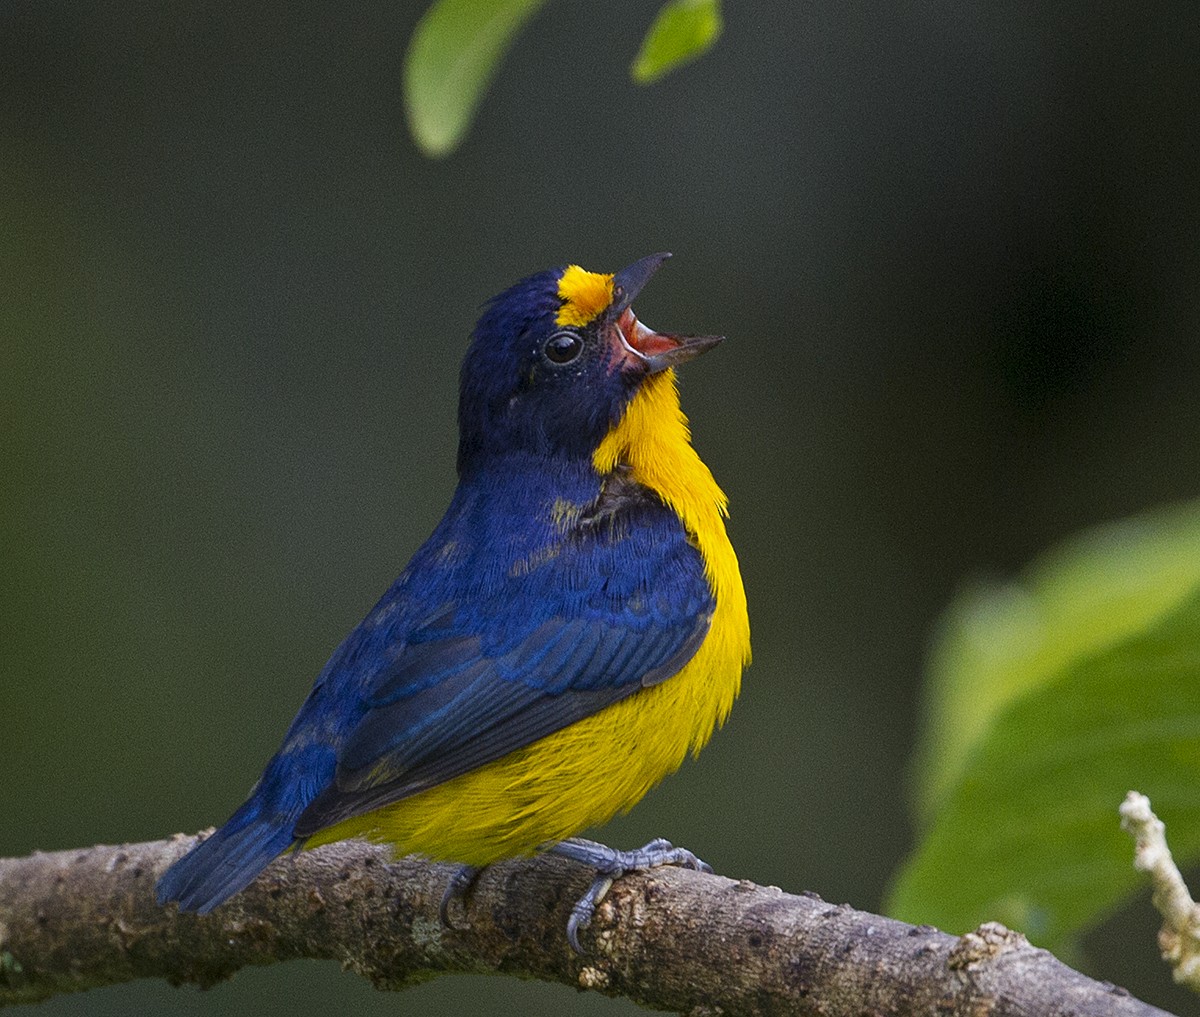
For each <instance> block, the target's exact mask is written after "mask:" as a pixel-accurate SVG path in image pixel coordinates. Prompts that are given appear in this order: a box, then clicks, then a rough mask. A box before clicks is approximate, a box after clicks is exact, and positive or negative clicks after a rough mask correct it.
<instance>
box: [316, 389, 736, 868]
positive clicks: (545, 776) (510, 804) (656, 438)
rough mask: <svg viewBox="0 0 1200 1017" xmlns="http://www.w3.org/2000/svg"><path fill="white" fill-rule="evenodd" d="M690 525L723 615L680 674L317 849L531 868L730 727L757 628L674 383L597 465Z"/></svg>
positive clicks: (629, 419) (636, 408)
mask: <svg viewBox="0 0 1200 1017" xmlns="http://www.w3.org/2000/svg"><path fill="white" fill-rule="evenodd" d="M593 463H594V465H595V467H596V470H597V471H598V472H599V473H601V474H607V473H609V472H610V471H611V470H613V469H614V468H615V467H616V466H617V465H618V464H622V463H623V464H626V465H627V466H628V467H629V469H630V472H631V474H632V477H633V479H634V480H636V481H638V482H639V483H641V484H643V485H645V486H646V487H648V488H650V489H651V490H653V491H655V492H656V493H657V494H658V496H659V497H660V498H662V499H663V501H664V502H665V503H666V504H667V505H669V506H670V507H671V508H672V509H674V510H675V512H676V513H677V514H678V515H679V517H680V519H681V520H682V521H683V523H684V526H685V527H686V528H687V530H688V532H689V533H690V534H691V536H692V538H693V540H694V541H695V543H696V546H697V548H698V549H699V550H700V553H701V555H702V556H703V558H704V565H705V574H706V576H707V578H708V582H709V585H710V586H711V588H712V592H713V597H714V600H715V603H716V606H715V609H714V612H713V618H712V624H711V626H710V628H709V631H708V635H707V636H706V637H705V640H704V642H703V643H702V644H701V646H700V648H699V649H698V650H697V651H696V654H695V656H694V657H692V659H691V660H690V661H689V662H688V663H687V665H686V666H685V667H684V668H683V669H682V670H681V671H680V672H679V674H677V675H675V676H674V677H672V678H670V679H669V680H667V681H665V682H662V683H661V684H659V685H655V686H652V687H650V688H647V689H643V690H642V691H640V692H638V693H636V694H634V695H632V696H630V697H629V698H628V699H624V700H622V701H620V702H619V703H616V704H614V705H612V706H609V707H607V708H606V709H604V710H601V711H599V712H598V713H596V714H594V715H592V716H590V717H587V718H585V719H584V720H581V721H578V722H577V723H575V724H572V725H571V726H569V727H567V728H564V729H563V730H561V731H557V732H555V733H554V734H552V735H549V736H547V737H545V738H542V739H541V740H540V741H537V742H534V743H533V744H531V745H528V746H526V747H524V748H522V749H518V750H517V751H515V752H512V753H510V754H509V755H507V756H504V757H503V758H501V759H498V760H496V761H495V762H493V763H489V764H487V765H486V766H483V767H480V768H479V769H478V770H474V771H472V772H470V773H466V774H463V775H462V776H460V777H456V778H454V779H453V780H449V781H447V782H446V783H444V784H440V785H438V786H437V787H434V788H430V789H429V790H428V791H423V792H421V793H420V794H417V795H413V796H412V797H411V798H406V799H404V800H402V801H399V802H395V803H393V804H392V805H388V806H384V807H383V808H380V809H377V810H375V811H374V812H370V813H367V814H365V815H363V816H358V817H355V818H353V819H349V820H345V821H344V822H341V823H338V824H337V825H336V826H332V827H330V828H328V829H326V830H323V831H321V832H320V833H319V834H317V835H316V836H315V837H313V838H312V839H311V840H310V841H309V846H313V847H315V846H316V845H317V844H322V843H328V842H330V841H335V840H342V839H344V838H347V837H355V836H366V837H369V838H370V839H372V840H377V841H382V842H386V843H390V844H394V845H395V848H396V851H397V854H409V853H420V854H424V855H428V856H429V857H431V858H436V859H444V860H449V861H457V862H465V863H467V864H470V865H487V864H490V863H492V862H495V861H498V860H500V859H501V858H509V857H512V856H514V855H520V854H528V853H531V852H532V851H534V850H536V849H537V848H538V847H539V846H541V845H543V844H545V843H547V842H550V841H557V840H562V839H564V838H566V837H571V836H573V835H575V834H578V833H580V832H581V831H583V830H585V829H587V828H588V827H592V826H596V825H598V824H600V823H603V822H605V821H607V820H608V819H610V818H612V816H614V815H615V814H616V813H618V812H622V811H625V810H627V809H629V808H632V807H633V806H634V805H635V804H636V803H637V802H638V801H640V800H641V798H642V797H643V796H644V795H645V794H646V792H647V791H649V790H650V789H651V788H652V787H653V786H654V785H655V784H657V783H658V782H659V781H660V780H662V779H663V777H665V776H667V775H668V774H670V773H673V772H674V771H675V770H677V769H678V768H679V766H680V764H681V763H682V762H683V760H684V759H685V758H686V756H687V754H688V753H689V752H692V753H696V752H699V751H700V749H701V748H702V747H703V746H704V745H705V744H706V743H707V742H708V739H709V738H710V737H711V736H712V733H713V730H714V729H715V728H716V727H717V726H718V725H720V724H722V723H724V721H725V718H726V717H727V716H728V715H729V711H730V709H731V707H732V706H733V701H734V699H735V698H736V697H737V694H738V690H739V688H740V686H741V677H742V670H743V669H744V668H745V666H746V665H747V664H748V663H749V662H750V623H749V619H748V616H747V613H746V594H745V590H744V589H743V587H742V578H741V573H740V572H739V571H738V563H737V556H736V555H735V554H734V552H733V547H732V546H731V545H730V543H729V538H728V536H727V534H726V532H725V517H726V515H727V511H726V498H725V495H724V493H723V492H722V491H721V489H720V488H719V487H718V486H717V483H716V481H715V480H714V479H713V476H712V473H711V472H710V471H709V469H708V467H707V466H705V465H704V463H703V462H701V460H700V457H699V456H698V455H697V454H696V451H695V449H693V448H692V445H691V440H690V435H689V432H688V424H687V418H686V417H685V416H684V415H683V412H682V410H681V409H680V406H679V396H678V392H677V390H676V384H675V377H674V374H673V372H670V371H666V372H663V373H662V374H658V375H653V376H651V377H649V378H648V379H646V381H645V382H644V383H643V384H642V387H641V389H640V390H639V392H638V394H637V395H636V396H635V397H634V399H633V401H632V402H631V403H630V405H629V408H628V409H627V410H626V412H625V415H624V417H623V418H622V419H621V422H620V423H619V424H618V425H617V426H616V427H614V428H613V429H612V431H611V432H610V433H609V434H608V436H607V437H606V438H605V439H604V441H603V442H602V443H601V445H600V447H599V448H598V449H597V450H596V453H595V456H594V457H593Z"/></svg>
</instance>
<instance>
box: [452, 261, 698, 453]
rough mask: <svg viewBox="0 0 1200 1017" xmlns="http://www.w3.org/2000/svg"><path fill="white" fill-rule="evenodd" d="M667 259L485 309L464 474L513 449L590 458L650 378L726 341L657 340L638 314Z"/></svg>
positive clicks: (469, 390)
mask: <svg viewBox="0 0 1200 1017" xmlns="http://www.w3.org/2000/svg"><path fill="white" fill-rule="evenodd" d="M669 257H670V255H669V254H652V255H650V256H649V257H646V258H642V259H641V261H636V262H634V263H633V264H632V265H630V266H629V267H628V268H626V269H623V270H622V271H620V272H617V273H615V274H613V275H606V274H600V273H596V272H587V271H585V270H584V269H582V268H580V267H579V266H578V265H568V266H567V267H566V268H556V269H550V270H549V271H546V272H539V273H538V274H537V275H532V276H530V277H529V278H527V279H522V280H521V281H520V282H519V283H517V284H516V285H515V286H512V287H510V288H509V289H507V290H505V291H504V292H503V293H501V294H500V295H499V296H497V297H495V298H493V299H492V300H491V301H490V302H489V304H488V306H487V309H486V310H485V311H484V313H483V315H482V317H481V318H480V319H479V322H478V324H476V326H475V332H474V334H473V336H472V340H471V345H470V348H469V349H468V350H467V355H466V358H465V359H464V361H463V366H462V379H461V392H460V397H459V407H458V419H459V453H458V461H459V469H460V470H462V469H464V468H466V467H467V466H469V464H471V463H472V462H475V461H477V460H478V458H479V457H481V456H482V457H488V456H493V455H497V454H501V453H507V452H513V451H524V452H531V453H534V454H537V455H546V456H555V457H558V456H566V457H569V458H580V459H586V458H588V457H590V456H591V455H592V454H593V453H594V452H595V450H596V449H597V447H598V446H599V445H600V443H601V441H603V439H604V437H605V435H607V434H608V432H609V431H610V430H611V429H612V428H613V426H614V425H615V424H617V423H618V422H619V421H620V419H621V417H622V415H623V414H624V413H625V410H626V407H627V406H628V405H629V404H630V401H631V400H632V399H633V397H634V396H635V395H636V394H637V392H638V390H639V389H640V388H641V387H642V385H643V384H644V383H646V381H647V379H650V378H653V377H654V376H655V375H659V374H662V373H664V372H669V371H670V370H671V369H672V368H674V367H675V366H676V365H678V364H681V363H683V362H684V361H687V360H691V359H692V358H693V357H695V356H698V355H699V354H701V353H703V352H705V351H706V350H709V349H711V348H712V347H713V346H715V345H716V344H717V343H719V342H720V341H721V337H720V336H679V335H671V334H665V333H659V332H655V331H653V330H652V329H649V328H647V327H646V326H645V325H643V324H642V323H641V322H640V321H638V319H637V316H636V315H635V314H634V313H633V308H632V307H631V306H630V305H631V303H632V301H633V299H634V297H636V296H637V294H638V293H639V292H640V291H641V289H642V287H643V286H644V285H645V284H646V282H647V281H648V280H649V278H650V276H652V275H653V274H654V273H655V271H656V270H657V269H658V268H659V266H660V265H662V263H663V262H664V261H666V260H667V258H669Z"/></svg>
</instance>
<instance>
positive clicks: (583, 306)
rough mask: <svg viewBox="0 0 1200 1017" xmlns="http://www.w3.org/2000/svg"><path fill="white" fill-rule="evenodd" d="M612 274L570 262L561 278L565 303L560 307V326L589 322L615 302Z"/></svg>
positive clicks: (561, 294) (561, 295)
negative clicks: (593, 270)
mask: <svg viewBox="0 0 1200 1017" xmlns="http://www.w3.org/2000/svg"><path fill="white" fill-rule="evenodd" d="M612 281H613V277H612V276H611V275H601V274H600V273H599V272H588V271H585V270H584V269H582V268H580V267H579V266H578V265H568V266H567V268H566V271H564V272H563V274H562V278H560V279H559V280H558V295H559V296H560V297H562V300H563V305H562V307H560V308H559V309H558V317H557V318H556V319H555V323H556V324H558V325H586V324H587V323H588V322H589V321H591V320H592V319H593V318H595V317H596V315H598V314H599V313H600V312H601V311H603V310H604V309H605V308H607V307H608V305H609V304H611V303H612Z"/></svg>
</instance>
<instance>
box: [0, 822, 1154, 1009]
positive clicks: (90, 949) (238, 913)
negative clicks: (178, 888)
mask: <svg viewBox="0 0 1200 1017" xmlns="http://www.w3.org/2000/svg"><path fill="white" fill-rule="evenodd" d="M194 840H195V839H194V838H192V837H185V836H182V835H180V836H176V837H174V838H172V839H171V840H168V841H153V842H149V843H145V844H126V845H122V846H116V847H109V846H98V847H91V848H86V849H84V850H80V851H61V852H56V853H53V854H42V853H38V854H34V855H31V856H30V857H28V858H16V859H6V860H0V1005H5V1004H13V1003H27V1002H34V1001H36V1000H40V999H45V998H47V997H49V996H53V995H55V994H58V993H64V992H75V991H79V990H82V989H88V988H92V987H94V986H99V985H111V984H113V983H116V982H125V981H130V980H132V979H135V978H151V977H158V978H165V979H167V980H168V981H169V982H171V983H173V984H180V983H184V982H196V983H199V984H201V985H211V984H213V983H215V982H218V981H220V980H222V979H225V978H228V977H230V976H231V975H232V974H233V973H234V972H235V971H237V970H238V969H239V968H241V967H244V966H246V965H249V964H271V963H275V962H277V961H283V960H289V959H291V958H294V957H311V958H323V959H333V960H337V961H339V962H341V964H342V965H343V966H344V967H345V968H347V969H349V970H351V971H355V972H357V973H359V974H361V975H363V976H364V977H366V978H368V979H370V980H371V982H373V983H374V984H375V985H376V986H377V987H379V988H382V989H401V988H404V987H405V986H407V985H411V984H413V983H416V982H419V981H423V980H425V979H428V978H431V977H433V976H435V975H437V974H441V973H444V972H500V973H510V974H514V975H520V976H523V977H532V978H540V979H544V980H547V981H557V982H565V983H566V984H568V985H574V986H580V987H583V988H589V989H595V990H598V991H600V992H604V993H608V994H610V995H621V996H627V997H628V998H630V999H633V1000H635V1001H637V1002H639V1003H642V1004H644V1005H646V1006H649V1007H653V1008H657V1009H660V1010H673V1011H678V1012H683V1013H687V1014H690V1015H693V1017H701V1015H705V1017H707V1015H715V1014H724V1015H743V1014H744V1015H766V1014H813V1015H817V1014H820V1015H822V1017H839V1015H843V1014H844V1015H846V1017H850V1015H853V1017H861V1015H864V1014H934V1015H940V1017H956V1015H960V1014H961V1015H971V1017H983V1015H991V1014H994V1015H998V1017H999V1015H1010V1014H1011V1015H1030V1014H1049V1015H1059V1017H1067V1015H1080V1017H1083V1015H1089V1017H1090V1015H1101V1014H1104V1015H1112V1017H1118V1015H1119V1017H1126V1015H1128V1017H1133V1015H1139V1017H1148V1015H1151V1014H1162V1013H1163V1011H1161V1010H1157V1009H1155V1008H1154V1007H1151V1006H1148V1005H1146V1004H1144V1003H1141V1002H1139V1001H1138V1000H1136V999H1134V998H1132V997H1131V996H1129V995H1128V993H1126V992H1125V991H1124V990H1122V989H1118V988H1115V987H1114V986H1112V985H1108V984H1103V983H1099V982H1095V981H1092V980H1091V979H1088V978H1085V977H1084V976H1083V975H1081V974H1079V973H1078V972H1076V971H1073V970H1071V969H1070V968H1068V967H1066V966H1065V965H1063V964H1061V963H1059V962H1058V961H1057V960H1055V959H1054V957H1052V956H1051V955H1050V954H1048V953H1046V952H1045V951H1044V950H1038V949H1035V948H1033V947H1031V946H1030V945H1029V944H1028V943H1027V942H1026V941H1025V939H1024V938H1023V937H1022V936H1020V935H1019V934H1017V933H1013V932H1010V931H1009V930H1007V929H1005V928H1004V927H1003V926H1000V925H995V924H989V925H985V926H983V927H981V928H980V929H978V930H976V931H975V932H973V933H970V934H968V935H966V936H962V937H956V936H950V935H947V934H945V933H942V932H938V931H937V930H935V929H933V928H930V927H913V926H909V925H905V924H903V923H901V922H896V921H893V920H891V919H887V918H881V917H879V916H876V915H872V914H866V913H864V912H861V911H856V910H854V909H853V908H850V907H849V906H847V905H837V906H835V905H832V904H827V903H825V902H824V901H822V900H821V899H820V898H819V897H816V896H814V895H807V894H805V895H801V896H792V895H789V894H785V893H783V892H782V891H780V890H779V889H777V888H775V887H761V886H756V885H755V884H753V883H750V882H747V881H745V880H742V881H738V880H732V879H726V878H723V877H721V876H712V875H704V874H701V873H697V872H684V871H680V870H676V869H659V870H656V871H655V872H653V873H651V874H648V875H641V876H632V877H627V878H625V879H622V880H619V881H618V882H617V884H616V885H615V886H614V887H613V889H612V891H611V893H610V894H609V897H608V899H607V900H606V901H605V902H604V904H602V905H601V908H600V910H599V913H598V914H597V918H596V922H595V924H594V925H593V927H592V929H591V930H589V931H588V932H586V933H585V934H584V936H583V941H584V945H585V947H586V948H587V949H588V950H589V951H590V952H589V954H588V955H587V956H582V957H581V956H578V955H576V954H574V953H573V952H572V951H571V949H570V948H569V947H568V946H567V942H566V936H565V934H564V929H565V927H566V921H567V914H568V911H569V910H570V906H571V904H572V903H573V902H574V901H575V900H576V898H577V897H578V896H579V895H580V894H581V893H582V892H583V891H584V889H586V887H587V885H588V883H589V882H590V880H591V873H590V872H589V871H588V870H585V869H583V868H581V867H579V866H577V865H575V864H573V863H571V862H567V861H564V860H562V859H558V858H551V857H539V858H534V859H525V860H519V861H514V862H506V863H504V864H501V865H497V866H494V867H492V868H490V869H488V870H487V871H486V872H485V873H484V874H483V876H482V877H481V878H480V880H479V882H478V883H477V884H476V886H475V888H474V890H473V891H472V893H471V895H470V897H469V899H468V901H467V903H466V906H465V910H464V908H460V907H458V906H457V905H456V906H455V907H453V908H452V910H451V918H452V920H453V921H454V927H453V928H447V927H444V926H443V925H442V924H441V922H440V921H439V919H438V903H439V901H440V899H441V896H442V891H443V889H444V888H445V886H446V883H447V880H448V878H449V876H450V874H451V872H452V871H453V869H452V867H450V866H447V865H433V864H429V863H427V862H423V861H421V860H419V859H415V858H405V859H402V860H400V861H398V862H390V861H389V860H388V857H387V854H386V853H385V852H384V851H383V850H382V849H380V848H376V847H372V846H370V845H367V844H363V843H357V842H348V843H343V844H337V845H333V846H331V847H326V848H321V849H318V850H316V851H312V852H308V853H305V854H302V855H299V856H295V857H286V858H283V859H281V860H279V861H277V862H276V863H275V864H274V865H272V866H271V868H270V869H268V870H267V872H266V873H265V874H264V875H263V876H262V877H261V878H260V879H259V880H257V881H256V882H255V883H254V885H253V886H251V887H250V888H249V889H248V890H247V891H245V892H244V893H242V894H240V895H238V896H237V897H236V898H234V899H233V900H232V901H230V902H229V903H228V904H226V905H224V906H222V907H220V908H218V909H217V910H216V911H215V912H213V913H212V914H210V915H207V916H205V917H198V916H196V915H180V914H179V913H178V911H177V910H176V908H175V907H174V905H172V906H170V907H168V908H160V907H158V906H157V905H156V904H155V902H154V895H153V887H154V881H155V879H156V878H157V876H158V874H159V873H160V872H162V870H163V869H164V868H166V866H167V865H169V864H170V863H171V862H172V861H173V860H174V859H175V858H177V857H179V855H181V854H182V853H183V852H184V851H186V850H187V849H188V848H189V847H191V845H192V844H193V843H194Z"/></svg>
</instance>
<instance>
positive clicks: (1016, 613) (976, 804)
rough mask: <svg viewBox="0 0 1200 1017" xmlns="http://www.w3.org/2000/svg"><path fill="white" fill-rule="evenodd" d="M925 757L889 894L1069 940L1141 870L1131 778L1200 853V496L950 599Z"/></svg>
mask: <svg viewBox="0 0 1200 1017" xmlns="http://www.w3.org/2000/svg"><path fill="white" fill-rule="evenodd" d="M930 672H931V673H930V679H929V680H930V685H929V703H928V711H927V718H928V728H927V731H926V736H925V740H924V745H923V747H922V750H921V753H920V756H919V760H918V766H917V769H916V774H915V776H916V802H915V806H916V812H917V815H918V818H919V822H920V824H921V826H922V827H923V829H924V837H923V839H922V841H921V843H920V845H919V847H918V848H917V850H916V852H915V853H914V854H913V855H912V857H910V858H909V859H908V861H907V862H906V863H905V864H904V865H903V866H902V868H901V870H900V873H899V876H898V880H897V882H896V884H895V886H894V888H893V891H892V893H891V897H890V902H889V909H890V911H891V913H893V914H895V915H896V916H897V917H900V918H903V919H905V920H908V921H913V922H931V923H934V924H937V925H940V926H942V927H945V928H946V929H948V930H950V931H953V932H962V931H965V930H966V929H968V928H970V927H972V926H974V925H976V924H978V923H979V922H981V921H985V920H988V919H995V920H1000V921H1004V922H1006V923H1008V924H1010V925H1013V926H1014V927H1016V928H1019V929H1021V930H1022V931H1023V932H1025V933H1026V934H1027V935H1029V936H1030V938H1031V939H1033V940H1034V941H1035V942H1038V943H1040V944H1042V945H1045V946H1048V947H1050V948H1051V949H1052V950H1055V951H1056V952H1058V953H1060V955H1062V954H1070V953H1071V952H1072V951H1073V947H1074V941H1075V939H1076V937H1078V935H1079V934H1080V933H1081V932H1082V931H1084V930H1086V929H1087V928H1089V927H1090V926H1092V925H1094V924H1095V923H1096V922H1097V921H1098V920H1099V919H1100V918H1101V917H1103V916H1104V915H1105V914H1107V913H1109V912H1111V911H1113V910H1114V909H1115V908H1116V906H1117V905H1118V904H1119V903H1120V902H1121V900H1122V898H1124V897H1125V896H1127V895H1128V894H1129V893H1130V892H1131V891H1132V890H1133V889H1134V888H1135V887H1136V886H1138V885H1139V882H1140V877H1138V876H1136V875H1135V873H1134V870H1133V867H1132V862H1131V859H1132V846H1131V844H1130V842H1129V839H1128V837H1126V836H1125V835H1124V834H1123V833H1121V832H1120V830H1119V828H1118V822H1117V807H1118V805H1119V804H1120V802H1121V800H1122V798H1123V797H1124V795H1125V792H1126V791H1128V790H1130V789H1131V788H1136V789H1138V790H1141V791H1143V792H1145V793H1147V794H1149V795H1150V797H1151V800H1152V801H1153V802H1154V804H1155V807H1156V808H1157V809H1159V810H1160V814H1161V815H1162V816H1163V818H1164V819H1165V820H1166V822H1167V824H1168V835H1169V837H1170V839H1171V843H1172V847H1173V849H1174V850H1175V852H1176V854H1177V856H1178V857H1179V859H1180V861H1181V862H1182V863H1183V864H1187V863H1188V862H1191V861H1195V860H1197V859H1200V801H1198V800H1197V795H1196V788H1197V787H1198V786H1200V709H1198V702H1200V701H1198V699H1197V695H1196V692H1197V684H1198V681H1197V680H1198V678H1200V503H1192V504H1188V505H1185V506H1182V507H1175V508H1171V509H1169V510H1165V511H1161V512H1159V513H1156V514H1152V515H1146V516H1142V517H1139V518H1136V519H1133V520H1130V521H1127V522H1123V523H1119V524H1115V525H1109V526H1105V527H1102V528H1099V529H1096V530H1093V531H1091V532H1089V533H1087V534H1085V535H1083V536H1082V537H1080V538H1078V539H1075V540H1073V541H1071V542H1069V543H1068V544H1066V545H1064V546H1063V547H1061V548H1059V549H1058V550H1056V551H1053V552H1051V553H1050V554H1048V555H1046V556H1044V557H1043V558H1042V559H1041V560H1040V561H1038V562H1037V563H1035V564H1034V566H1033V567H1032V568H1031V569H1030V570H1029V571H1028V572H1027V574H1026V575H1025V577H1024V578H1023V579H1021V580H1019V581H1018V582H1015V583H1012V584H1006V585H1003V586H999V587H994V588H984V589H978V590H975V591H973V592H971V593H969V594H968V595H966V596H964V597H962V598H961V599H960V600H959V601H958V602H957V603H956V604H955V605H954V606H953V607H952V608H951V610H950V611H949V613H948V615H947V618H946V619H945V621H944V622H943V624H942V628H941V635H940V638H939V640H938V644H937V646H936V649H935V651H934V653H933V658H932V664H931V669H930Z"/></svg>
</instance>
